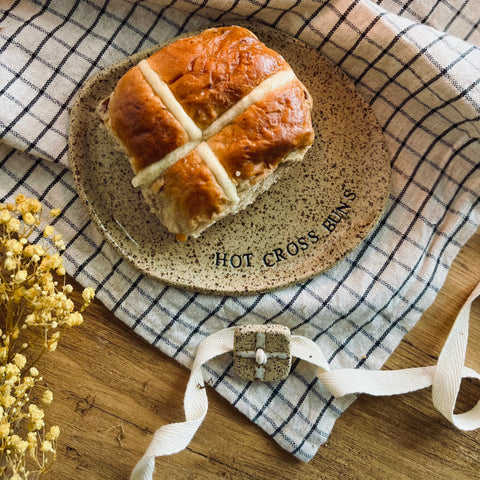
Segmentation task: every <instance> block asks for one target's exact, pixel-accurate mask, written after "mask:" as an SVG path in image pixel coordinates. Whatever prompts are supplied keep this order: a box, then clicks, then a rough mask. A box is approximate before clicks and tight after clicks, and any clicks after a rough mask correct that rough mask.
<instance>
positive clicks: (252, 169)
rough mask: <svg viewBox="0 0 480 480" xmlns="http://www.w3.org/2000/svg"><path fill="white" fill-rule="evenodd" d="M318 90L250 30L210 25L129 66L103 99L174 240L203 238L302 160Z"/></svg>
mask: <svg viewBox="0 0 480 480" xmlns="http://www.w3.org/2000/svg"><path fill="white" fill-rule="evenodd" d="M311 108H312V99H311V96H310V94H309V93H308V91H307V89H306V88H305V86H304V85H303V84H302V83H301V82H300V81H299V80H298V79H297V78H296V76H295V73H294V72H293V70H292V69H291V67H290V66H289V65H288V63H287V62H286V61H285V60H284V59H283V57H282V56H281V55H279V54H278V53H277V52H275V51H273V50H271V49H270V48H267V47H266V46H265V45H264V44H263V43H261V42H260V41H259V40H258V39H257V37H256V36H255V35H254V34H253V33H252V32H250V31H249V30H247V29H245V28H242V27H237V26H231V27H221V28H211V29H208V30H205V31H203V32H202V33H200V34H198V35H196V36H191V37H187V38H182V39H180V40H177V41H175V42H173V43H171V44H169V45H168V46H166V47H164V48H162V49H161V50H159V51H158V52H156V53H155V54H153V55H152V56H150V57H149V58H147V59H146V60H142V61H141V62H140V63H139V64H138V65H136V66H135V67H133V68H132V69H130V70H129V71H128V72H127V73H126V74H125V75H124V76H123V77H122V78H121V79H120V80H119V82H118V83H117V85H116V87H115V89H114V91H113V92H112V94H111V95H110V96H109V97H108V98H106V99H104V100H103V101H102V102H101V103H100V105H99V112H100V114H101V116H102V119H103V121H104V123H105V125H106V127H107V128H108V129H109V131H110V132H111V134H112V136H113V137H114V138H115V140H116V141H117V142H118V143H119V144H120V146H121V148H122V149H123V150H124V152H125V153H126V155H127V157H128V159H129V161H130V164H131V166H132V169H133V172H134V174H135V177H134V179H133V182H132V183H133V185H134V186H136V187H139V188H141V190H142V193H143V195H144V197H145V199H146V201H147V203H148V205H149V206H150V209H151V211H152V212H153V213H155V215H157V216H158V218H159V219H160V221H161V222H162V224H163V225H165V227H166V228H167V229H168V230H169V231H170V232H172V233H174V234H176V236H177V239H179V240H185V239H186V238H187V237H189V236H192V237H198V236H199V235H200V233H201V232H202V231H204V230H205V229H206V228H208V227H210V226H211V225H213V224H214V223H215V222H216V221H217V220H219V219H221V218H222V217H225V216H226V215H230V214H235V213H237V212H239V211H240V210H242V209H244V208H245V207H246V206H248V205H249V204H251V203H252V202H253V201H254V200H255V199H256V198H257V197H258V196H259V195H260V194H261V193H263V192H265V191H266V190H268V189H269V188H270V187H271V186H272V185H273V184H274V183H275V181H276V180H277V179H278V178H279V177H280V175H282V174H283V173H284V172H285V171H286V170H287V169H288V168H289V167H290V166H291V165H293V164H295V163H296V162H299V161H301V160H302V159H303V157H304V155H305V153H306V151H307V150H308V148H309V147H310V146H311V145H312V143H313V140H314V132H313V128H312V122H311V116H310V111H311Z"/></svg>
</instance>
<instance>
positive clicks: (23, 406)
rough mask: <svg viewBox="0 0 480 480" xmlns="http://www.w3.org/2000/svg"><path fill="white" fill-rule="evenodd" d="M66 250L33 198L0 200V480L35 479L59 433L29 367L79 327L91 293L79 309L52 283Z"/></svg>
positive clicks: (47, 394)
mask: <svg viewBox="0 0 480 480" xmlns="http://www.w3.org/2000/svg"><path fill="white" fill-rule="evenodd" d="M60 213H61V212H60V210H58V209H56V210H52V211H51V212H50V215H51V217H56V216H58V215H59V214H60ZM39 232H40V233H39ZM31 237H35V238H37V239H38V237H41V238H40V239H39V240H38V241H34V242H32V243H30V238H31ZM64 249H65V245H64V243H63V240H62V236H61V235H59V234H56V233H55V230H54V227H53V226H52V225H50V224H48V223H47V221H46V220H45V219H44V218H43V217H42V206H41V204H40V202H39V201H38V200H35V199H32V198H26V197H25V196H24V195H19V196H17V197H16V198H15V203H8V204H1V203H0V479H7V478H8V479H10V480H32V479H34V478H38V477H40V476H41V475H43V474H44V473H45V472H46V471H47V470H48V468H49V467H50V466H51V464H52V463H53V460H54V459H55V458H56V449H57V439H58V436H59V434H60V429H59V427H57V426H52V427H51V428H49V429H48V430H47V427H46V425H45V420H44V417H45V412H44V408H45V406H46V405H48V404H50V403H51V402H52V399H53V394H52V392H51V391H50V390H48V389H47V388H46V387H45V386H44V383H43V378H42V377H41V376H40V374H39V372H38V370H37V368H36V367H35V362H36V360H38V358H39V357H40V356H41V355H42V354H43V353H44V352H52V351H54V350H55V349H56V348H57V345H58V342H59V340H60V338H61V336H62V334H63V333H64V331H65V330H66V329H68V328H70V327H75V326H77V325H81V324H82V322H83V317H82V312H83V311H84V310H85V308H87V307H88V305H89V304H90V303H91V302H92V300H93V298H94V290H93V289H92V288H86V289H84V291H83V293H82V297H83V301H84V302H83V305H81V306H80V308H79V309H78V310H77V309H76V308H75V305H74V303H73V301H72V300H71V299H70V298H69V297H68V295H69V294H70V293H72V291H73V287H72V286H71V285H69V284H67V283H66V282H65V281H63V282H59V281H58V278H62V277H63V278H65V277H64V275H65V269H64V267H63V262H62V258H61V256H60V252H61V251H62V250H64ZM29 353H31V354H32V355H31V357H32V359H30V360H29V359H28V358H27V356H28V354H29ZM40 393H41V395H40Z"/></svg>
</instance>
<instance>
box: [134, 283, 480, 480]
mask: <svg viewBox="0 0 480 480" xmlns="http://www.w3.org/2000/svg"><path fill="white" fill-rule="evenodd" d="M478 296H480V283H479V284H478V285H477V287H476V288H475V289H474V291H473V292H472V294H471V295H470V297H469V298H468V299H467V301H466V302H465V304H464V306H463V307H462V309H461V310H460V312H459V314H458V316H457V318H456V320H455V323H454V324H453V327H452V329H451V331H450V334H449V336H448V338H447V341H446V342H445V345H444V347H443V349H442V351H441V353H440V355H439V358H438V362H437V365H434V366H429V367H419V368H407V369H403V370H391V371H389V370H382V371H372V370H364V369H337V370H330V367H329V365H328V362H327V360H326V358H325V356H324V355H323V353H322V351H321V350H320V348H319V346H318V345H317V344H316V343H314V342H313V341H311V340H309V339H308V338H305V337H302V336H299V335H292V337H291V353H292V356H293V357H296V358H299V359H301V360H305V361H307V362H309V363H312V364H314V365H317V366H318V367H320V368H319V373H318V378H319V380H320V381H321V382H322V383H323V384H324V385H325V387H326V388H327V389H328V390H329V391H330V393H331V394H332V395H333V396H335V397H341V396H344V395H347V394H352V393H355V394H360V393H367V394H369V395H377V396H381V395H398V394H402V393H408V392H413V391H415V390H420V389H423V388H426V387H430V386H432V399H433V404H434V406H435V408H436V409H437V410H438V411H439V412H440V413H442V415H444V416H445V417H446V418H447V419H448V420H449V421H450V422H451V423H453V425H455V426H456V427H457V428H459V429H460V430H475V429H477V428H480V400H479V401H478V403H477V404H476V405H475V407H473V408H472V409H471V410H469V411H468V412H465V413H461V414H454V413H453V412H454V409H455V404H456V401H457V396H458V392H459V390H460V383H461V381H462V378H477V379H479V380H480V374H478V373H477V372H475V371H474V370H472V369H470V368H467V367H465V356H466V351H467V341H468V327H469V316H470V307H471V304H472V302H473V301H474V300H475V299H476V298H477V297H478ZM234 332H235V327H232V328H226V329H224V330H220V331H218V332H216V333H214V334H213V335H210V336H209V337H207V338H206V339H205V340H203V341H202V342H201V343H200V345H199V346H198V350H197V355H196V357H195V361H194V363H193V366H192V371H191V374H190V379H189V381H188V384H187V389H186V392H185V399H184V409H185V422H181V423H172V424H170V425H165V426H163V427H161V428H159V429H158V430H157V431H156V432H155V434H154V436H153V440H152V441H151V443H150V445H149V446H148V448H147V451H146V452H145V454H144V456H143V457H142V458H141V459H140V461H139V462H138V464H137V465H136V466H135V468H134V470H133V472H132V474H131V476H130V480H151V479H152V477H153V472H154V470H155V457H159V456H163V455H171V454H173V453H177V452H180V451H181V450H184V449H185V448H186V447H187V446H188V444H189V443H190V441H191V440H192V438H193V436H194V435H195V433H196V431H197V430H198V428H199V427H200V425H201V423H202V422H203V419H204V418H205V415H206V414H207V409H208V400H207V394H206V389H205V385H204V381H203V377H202V373H201V369H200V367H201V366H202V365H203V364H205V363H206V362H208V361H209V360H210V359H212V358H214V357H216V356H218V355H221V354H223V353H226V352H229V351H231V350H232V349H233V338H234Z"/></svg>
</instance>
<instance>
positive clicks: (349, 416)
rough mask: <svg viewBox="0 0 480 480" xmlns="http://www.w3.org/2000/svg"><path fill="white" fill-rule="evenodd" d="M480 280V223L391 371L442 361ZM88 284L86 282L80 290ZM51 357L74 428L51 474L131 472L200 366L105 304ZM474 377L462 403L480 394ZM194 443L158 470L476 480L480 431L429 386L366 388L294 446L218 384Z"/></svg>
mask: <svg viewBox="0 0 480 480" xmlns="http://www.w3.org/2000/svg"><path fill="white" fill-rule="evenodd" d="M479 280H480V231H479V232H477V233H476V235H474V236H473V237H472V238H471V239H470V241H469V242H468V243H467V244H466V245H465V246H464V247H463V248H462V250H461V251H460V254H459V255H458V257H457V258H456V260H455V262H454V264H453V266H452V268H451V270H450V272H449V275H448V278H447V281H446V283H445V285H444V287H443V288H442V290H441V292H440V293H439V295H438V297H437V299H436V301H435V303H434V304H433V305H432V306H431V308H430V309H429V310H428V311H427V312H426V313H425V314H424V315H423V317H422V319H421V320H420V321H419V323H418V324H417V326H416V327H415V328H414V329H413V330H412V331H411V332H410V333H409V334H408V335H407V336H406V337H405V339H404V341H403V342H402V343H401V344H400V346H399V347H398V348H397V350H396V351H395V352H394V354H393V355H392V356H391V358H390V359H389V361H388V362H387V364H386V366H385V368H389V369H394V368H404V367H411V366H421V365H431V364H433V363H434V362H435V359H436V357H437V355H438V353H439V352H440V349H441V346H442V345H443V342H444V341H445V339H446V337H447V335H448V331H449V329H450V326H451V324H452V322H453V320H454V318H455V315H456V313H457V311H458V309H459V308H460V306H461V305H462V303H463V302H464V301H465V299H466V298H467V296H468V294H469V293H470V291H471V290H472V289H473V287H474V286H475V285H476V283H477V282H478V281H479ZM79 292H80V289H78V293H77V295H78V294H79ZM62 342H63V343H61V345H60V346H59V348H58V350H57V351H56V352H55V353H54V354H53V355H51V356H46V357H45V358H44V360H43V364H42V365H41V368H42V371H43V375H44V378H45V379H46V380H47V383H48V385H49V387H50V388H51V389H52V390H53V392H54V395H55V398H54V402H53V403H52V405H51V408H50V410H49V411H48V416H49V420H50V422H51V423H56V424H59V425H60V427H61V431H62V435H61V438H60V445H59V458H58V460H57V462H56V463H55V464H54V466H53V468H52V470H51V473H50V475H49V478H52V479H56V480H64V479H65V480H66V479H69V480H76V479H82V480H83V479H88V480H121V479H127V478H128V477H129V474H130V472H131V470H132V468H133V466H134V465H135V463H136V462H137V461H138V460H139V458H140V457H141V456H142V454H143V452H144V450H145V448H146V447H147V445H148V443H149V442H150V439H151V435H152V433H153V431H154V430H155V429H156V428H158V427H159V426H161V425H163V424H165V423H170V422H175V421H182V420H183V392H184V389H185V386H186V383H187V381H188V376H189V372H188V371H187V370H186V369H185V368H183V367H181V366H180V365H178V364H177V363H176V362H175V361H173V360H171V359H170V358H168V357H166V356H165V355H163V354H161V353H160V352H159V351H158V350H156V349H155V348H153V347H152V346H150V345H148V344H147V343H146V342H145V341H144V340H142V339H141V338H139V337H138V336H136V335H135V334H133V333H132V332H131V331H130V330H129V329H128V328H127V327H126V326H125V325H123V324H122V323H121V322H120V321H119V320H117V319H116V318H115V317H114V316H113V315H112V314H110V313H109V312H108V311H107V310H106V309H105V308H104V307H103V306H102V305H101V304H100V303H99V302H95V303H94V304H93V305H92V306H91V308H90V309H89V311H88V313H87V315H86V321H85V323H84V325H83V326H81V327H80V328H78V329H74V331H72V332H70V333H69V334H68V335H67V336H66V337H65V338H64V339H63V340H62ZM479 344H480V302H479V301H478V300H477V301H476V302H475V303H474V305H473V307H472V313H471V333H470V351H469V354H468V357H467V364H468V365H469V366H470V367H472V368H475V369H476V370H477V371H478V370H480V355H479V351H478V345H479ZM479 394H480V383H479V382H476V381H471V380H466V381H464V382H463V384H462V390H461V392H460V395H459V403H458V407H459V410H464V409H466V408H469V407H472V406H473V405H474V404H475V403H476V402H477V401H478V399H479V396H480V395H479ZM208 397H209V412H208V415H207V418H206V420H205V422H204V424H203V425H202V427H201V428H200V430H199V432H198V433H197V435H196V437H195V438H194V439H193V441H192V443H191V444H190V446H189V448H188V449H187V450H186V451H184V452H181V453H179V454H177V455H174V456H171V457H165V458H162V459H158V460H157V472H156V474H155V479H160V478H169V479H170V480H175V479H199V480H200V479H214V478H222V479H255V480H262V479H265V480H266V479H272V478H275V479H276V480H280V479H289V480H290V479H298V480H304V479H319V478H321V479H330V478H331V479H338V478H342V479H384V478H395V479H413V478H422V479H446V478H448V479H450V478H455V479H456V480H457V479H475V478H480V473H479V468H478V467H479V465H478V460H479V458H480V431H474V432H461V431H458V430H456V429H455V428H454V427H453V426H451V425H450V424H449V423H448V422H447V420H445V419H443V417H441V415H440V414H439V413H438V412H437V411H436V410H435V409H434V407H433V405H432V402H431V391H430V390H429V389H427V390H423V391H420V392H415V393H411V394H408V395H402V396H398V397H388V398H374V397H369V396H360V397H359V399H358V400H357V401H356V402H355V403H354V404H353V405H352V406H351V407H350V408H349V409H348V410H347V411H346V412H345V413H344V414H343V415H342V416H341V417H340V418H339V420H338V421H337V423H336V425H335V427H334V430H333V432H332V434H331V436H330V438H329V440H328V442H327V443H326V444H325V445H323V446H322V447H320V449H319V451H318V453H317V455H316V457H315V458H314V459H313V460H312V461H311V462H309V463H302V462H300V461H298V460H296V459H295V458H294V457H292V456H291V455H289V454H287V453H286V452H285V451H283V450H282V449H281V448H280V447H279V446H278V445H277V444H276V443H275V442H274V441H273V440H272V439H271V438H270V437H269V436H268V435H266V434H265V433H264V432H263V431H262V430H261V429H259V428H258V427H256V426H255V425H253V424H252V423H251V422H250V421H248V420H247V419H246V418H245V417H244V416H243V415H242V414H240V413H239V412H238V411H237V410H236V409H235V408H233V407H232V406H231V405H230V404H229V403H228V402H226V401H225V400H224V399H223V398H221V397H220V396H219V395H218V394H217V393H216V392H215V391H213V390H212V389H210V388H209V389H208Z"/></svg>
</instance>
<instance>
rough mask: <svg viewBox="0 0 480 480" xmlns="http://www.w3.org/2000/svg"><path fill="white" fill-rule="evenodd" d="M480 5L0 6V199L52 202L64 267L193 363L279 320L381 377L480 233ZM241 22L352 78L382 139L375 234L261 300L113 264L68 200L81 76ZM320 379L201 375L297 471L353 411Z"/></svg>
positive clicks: (335, 356) (442, 0) (305, 370)
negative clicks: (218, 342)
mask: <svg viewBox="0 0 480 480" xmlns="http://www.w3.org/2000/svg"><path fill="white" fill-rule="evenodd" d="M479 7H480V5H479V2H478V1H471V2H467V1H454V0H438V1H433V0H428V1H422V2H420V1H413V2H412V1H400V0H391V1H381V0H379V1H378V2H377V3H376V4H375V3H372V2H369V1H367V0H357V1H354V2H351V1H346V0H336V1H335V0H334V1H330V2H318V1H309V0H305V1H295V2H294V1H286V0H276V1H265V2H259V1H255V0H237V1H220V0H204V1H194V0H191V1H190V0H177V1H175V0H173V1H169V2H163V1H156V2H134V1H130V0H76V1H70V2H64V1H62V0H42V1H39V0H32V1H27V0H15V1H12V2H5V1H3V2H0V28H1V30H0V38H1V43H0V125H1V133H2V136H1V140H2V142H1V144H0V169H1V182H0V197H1V199H2V201H8V200H11V199H12V198H13V197H14V196H15V195H17V194H18V193H25V194H26V195H30V196H34V197H37V198H39V199H40V200H41V201H42V203H43V204H44V205H45V208H56V207H61V208H62V209H63V213H62V215H61V216H60V217H58V218H57V219H56V220H55V222H56V228H57V230H58V231H60V232H61V233H62V234H63V236H64V239H65V243H66V245H67V249H66V252H65V255H64V262H65V267H66V270H67V272H68V273H69V274H70V275H72V276H73V277H74V278H76V279H77V280H78V281H79V282H80V283H81V284H83V285H89V286H94V287H95V289H96V292H97V297H98V298H99V299H100V300H101V301H102V302H103V303H104V304H105V305H106V307H107V308H109V309H110V310H111V311H112V312H113V313H114V314H115V315H116V316H117V317H118V318H119V319H121V320H122V321H124V322H125V323H126V324H127V325H129V326H130V327H131V328H132V330H134V331H135V332H136V333H138V334H139V335H141V336H143V337H144V338H145V339H146V340H148V341H149V342H150V343H152V344H153V345H155V346H157V347H158V348H159V349H160V350H162V351H163V352H165V353H166V354H168V355H169V356H171V357H173V358H175V359H177V360H178V361H179V362H181V363H182V364H184V365H186V366H189V365H190V364H191V362H192V358H193V355H194V353H195V349H196V346H197V345H198V343H199V342H200V341H201V340H202V339H203V338H205V337H206V336H207V335H209V334H210V333H212V332H214V331H216V330H218V329H221V328H224V327H226V326H231V325H235V324H242V323H266V322H277V323H282V324H284V325H287V326H288V327H290V328H291V330H292V332H293V333H295V334H301V335H305V336H306V337H309V338H312V339H313V340H314V341H316V342H318V343H319V345H320V346H321V348H322V350H323V351H324V353H325V355H326V357H327V358H328V359H329V361H330V362H331V364H332V366H333V367H334V368H335V367H359V368H360V367H362V368H370V369H377V368H380V367H381V365H382V364H383V363H384V362H385V360H386V359H387V358H388V356H389V355H390V354H391V353H392V352H393V350H394V349H395V347H396V346H397V345H398V343H399V342H400V341H401V339H402V337H403V336H404V334H405V333H406V332H407V331H408V330H409V329H410V328H411V327H412V326H413V325H414V324H415V323H416V321H417V320H418V319H419V317H420V315H421V314H422V312H423V311H424V310H425V309H426V308H427V307H428V306H429V305H430V304H431V303H432V302H433V300H434V298H435V296H436V294H437V292H438V291H439V289H440V287H441V286H442V284H443V282H444V280H445V277H446V274H447V271H448V269H449V267H450V265H451V262H452V261H453V258H454V257H455V255H456V253H457V252H458V250H459V249H460V247H461V246H462V245H463V244H464V243H465V242H466V241H467V240H468V238H469V237H470V236H471V235H472V234H473V233H474V232H475V231H476V229H477V228H478V226H479V224H480V205H479V197H480V171H479V170H480V160H479V158H480V155H479V154H480V143H479V139H480V87H479V82H480V50H479V48H478V46H479V45H480V32H479V29H478V25H479V19H480V16H479V15H480V8H479ZM235 18H242V19H246V18H247V19H251V20H254V21H257V22H264V23H267V24H269V25H272V26H274V27H276V28H278V29H280V30H282V31H285V32H288V33H290V34H291V35H293V36H295V37H297V38H299V39H300V40H302V41H304V42H306V43H308V44H310V45H312V46H314V47H315V48H317V49H318V50H319V51H320V52H322V53H323V54H324V55H325V56H327V57H328V58H329V59H331V60H332V61H333V62H334V63H336V64H337V65H338V66H339V67H340V68H341V69H343V70H344V71H345V72H346V73H347V74H348V75H349V76H350V78H352V79H353V81H354V82H355V85H356V87H357V89H358V90H359V92H360V93H361V95H362V96H363V97H364V98H365V99H366V100H367V101H368V102H369V104H370V105H371V107H372V109H373V111H374V113H375V115H376V117H377V119H378V121H379V123H380V125H381V127H382V129H383V132H384V134H385V137H386V140H387V143H388V147H389V149H390V152H391V156H392V188H391V194H390V198H389V202H388V205H387V210H386V212H385V214H384V216H383V217H382V219H381V221H380V223H379V224H378V226H377V227H376V228H375V229H374V231H372V232H371V234H370V235H369V236H368V237H367V238H366V239H365V240H364V241H363V242H362V243H361V244H360V245H359V246H358V247H357V248H356V249H355V250H354V251H352V252H351V253H350V254H349V255H348V256H347V257H346V258H345V259H344V260H343V261H341V262H340V263H339V264H337V265H336V266H335V267H333V268H331V269H329V270H328V271H327V272H325V273H324V274H322V275H319V276H317V277H316V278H314V279H312V280H309V281H307V282H304V283H302V284H299V285H296V286H292V287H289V288H285V289H281V290H278V291H274V292H271V293H266V294H262V295H250V296H242V297H220V296H214V295H203V294H195V293H188V292H185V291H182V290H180V289H177V288H173V287H169V286H166V285H164V284H161V283H159V282H156V281H154V280H151V279H149V278H146V277H145V276H143V275H141V274H140V273H139V272H138V271H136V270H135V269H134V268H133V267H132V266H131V265H130V264H129V263H128V262H126V261H124V260H122V259H121V258H120V257H119V256H118V254H117V253H116V252H115V251H114V250H113V249H112V248H111V247H110V246H109V244H108V243H107V242H106V241H105V239H104V238H103V237H102V235H101V234H100V233H99V232H98V231H97V230H96V229H95V228H94V226H93V225H92V222H91V221H90V219H89V217H88V215H87V213H86V210H85V209H84V208H83V206H82V204H81V202H80V200H79V198H78V196H77V194H76V192H75V188H74V184H73V180H72V175H71V173H70V171H69V169H68V158H67V146H66V145H67V128H68V114H69V107H70V105H71V102H72V99H73V97H74V95H75V93H76V91H77V90H78V88H79V87H81V85H82V84H83V83H84V82H85V80H86V79H87V78H88V77H90V76H91V75H93V74H95V73H96V72H98V71H99V70H100V69H102V68H103V67H106V66H108V65H110V64H113V63H115V62H117V61H119V60H121V59H122V58H123V57H125V56H128V55H131V54H132V53H134V52H136V51H139V50H141V49H144V48H147V47H150V46H151V45H154V44H156V43H160V42H162V41H164V40H166V39H168V38H171V37H173V36H175V35H177V34H180V33H183V32H186V31H189V30H192V29H196V28H199V27H203V26H207V25H208V24H209V23H210V22H212V21H220V20H221V21H227V20H232V23H233V22H234V20H235ZM314 373H315V372H314V371H313V370H312V368H311V367H309V366H307V365H305V364H303V363H302V362H296V363H294V367H293V369H292V374H291V375H290V376H289V377H288V379H287V380H285V381H283V382H280V383H278V384H263V383H245V382H241V381H239V380H238V379H236V378H235V377H234V376H233V373H232V365H231V363H229V361H228V359H227V364H225V358H222V359H221V360H217V361H213V362H211V363H210V364H209V365H208V366H206V367H205V374H206V377H207V379H209V383H210V384H211V385H213V387H214V388H215V389H216V390H217V391H218V392H219V393H220V394H221V395H223V396H224V397H225V398H227V399H228V400H229V401H230V402H231V403H232V404H233V405H235V407H237V408H238V409H239V410H240V411H242V412H243V413H244V414H245V415H247V417H248V418H250V419H251V420H252V421H254V422H255V423H257V424H258V425H259V426H261V427H262V428H263V429H264V430H265V431H266V432H268V433H269V434H270V435H271V436H272V437H273V438H274V439H275V440H276V441H277V442H278V443H279V444H280V445H281V446H282V447H283V448H285V449H286V450H287V451H289V452H291V453H292V454H294V455H296V456H297V457H298V458H300V459H301V460H304V461H308V460H309V459H311V458H312V456H313V455H314V454H315V452H316V451H317V449H318V447H319V446H320V445H321V444H322V443H323V442H324V441H325V440H326V439H327V438H328V435H329V434H330V431H331V429H332V427H333V424H334V422H335V420H336V418H337V417H338V416H339V415H340V414H341V413H342V411H343V410H344V409H345V408H346V407H347V406H348V405H349V404H350V403H351V402H352V401H353V398H351V397H349V398H341V399H334V398H332V397H331V395H329V393H328V392H327V391H326V390H325V389H324V388H323V386H322V385H321V384H320V383H319V382H318V381H317V380H316V378H315V375H314ZM182 391H183V390H182ZM180 398H181V394H179V401H180ZM155 427H156V426H152V428H155Z"/></svg>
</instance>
